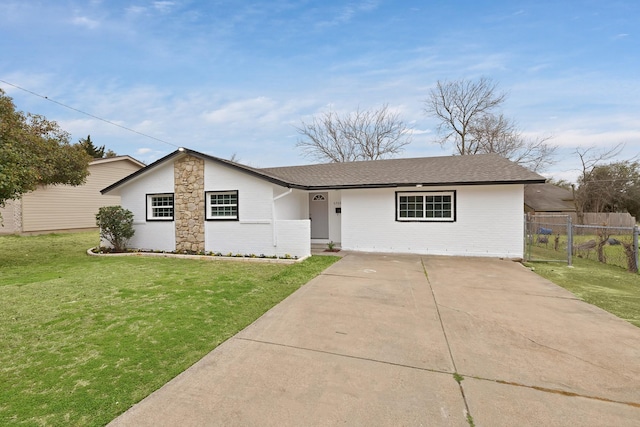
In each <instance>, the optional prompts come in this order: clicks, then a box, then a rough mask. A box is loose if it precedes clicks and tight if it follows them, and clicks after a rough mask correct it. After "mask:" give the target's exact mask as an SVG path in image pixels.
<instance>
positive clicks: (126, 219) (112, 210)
mask: <svg viewBox="0 0 640 427" xmlns="http://www.w3.org/2000/svg"><path fill="white" fill-rule="evenodd" d="M96 225H97V226H98V227H100V237H101V238H103V239H105V240H106V241H107V242H109V243H110V244H111V245H112V246H113V250H114V252H124V251H125V250H126V249H127V243H128V242H129V239H131V238H132V237H133V234H134V233H135V230H134V229H133V213H131V211H129V210H127V209H124V208H122V207H121V206H104V207H101V208H100V210H98V213H97V214H96Z"/></svg>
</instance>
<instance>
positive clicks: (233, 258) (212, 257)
mask: <svg viewBox="0 0 640 427" xmlns="http://www.w3.org/2000/svg"><path fill="white" fill-rule="evenodd" d="M95 249H97V248H96V247H93V248H89V249H87V255H90V256H145V257H161V258H182V259H197V260H207V261H238V262H262V263H265V262H266V263H277V264H295V263H297V262H301V261H304V260H305V259H307V258H309V257H310V256H311V255H309V256H306V257H302V258H298V259H294V258H258V257H236V256H230V257H229V256H224V255H222V256H219V255H185V254H173V253H169V252H144V251H139V252H119V253H96V252H94V250H95Z"/></svg>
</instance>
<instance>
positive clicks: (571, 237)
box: [567, 215, 573, 267]
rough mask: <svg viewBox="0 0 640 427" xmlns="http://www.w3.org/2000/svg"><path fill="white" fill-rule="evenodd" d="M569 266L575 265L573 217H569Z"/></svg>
mask: <svg viewBox="0 0 640 427" xmlns="http://www.w3.org/2000/svg"><path fill="white" fill-rule="evenodd" d="M567 265H568V266H569V267H571V266H572V265H573V224H572V223H571V215H567Z"/></svg>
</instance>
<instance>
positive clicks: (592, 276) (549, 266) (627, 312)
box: [527, 257, 640, 327]
mask: <svg viewBox="0 0 640 427" xmlns="http://www.w3.org/2000/svg"><path fill="white" fill-rule="evenodd" d="M527 266H529V267H532V268H533V269H534V271H535V272H536V273H538V274H539V275H541V276H542V277H544V278H545V279H548V280H550V281H552V282H553V283H555V284H556V285H559V286H562V287H563V288H565V289H567V290H568V291H570V292H572V293H573V294H574V295H576V296H577V297H578V298H580V299H582V300H583V301H586V302H588V303H589V304H593V305H595V306H597V307H600V308H602V309H603V310H606V311H608V312H609V313H612V314H614V315H616V316H618V317H620V318H621V319H624V320H626V321H628V322H630V323H632V324H633V325H635V326H637V327H640V274H635V273H629V272H627V271H626V270H625V269H623V268H621V267H618V266H615V265H607V264H602V263H599V262H598V261H594V260H589V259H583V258H578V257H574V258H573V267H572V268H570V267H567V265H566V264H563V263H550V262H531V263H527Z"/></svg>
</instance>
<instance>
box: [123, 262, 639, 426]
mask: <svg viewBox="0 0 640 427" xmlns="http://www.w3.org/2000/svg"><path fill="white" fill-rule="evenodd" d="M425 271H426V274H425ZM454 373H457V374H458V375H459V376H458V375H455V376H454ZM456 378H458V379H460V378H462V379H461V381H460V384H459V383H458V382H457V381H456ZM468 417H471V418H472V419H473V423H474V425H475V426H516V425H517V426H577V425H579V426H617V427H621V426H638V425H639V423H640V329H639V328H636V327H634V326H632V325H631V324H629V323H627V322H625V321H623V320H620V319H618V318H616V317H615V316H613V315H611V314H609V313H607V312H604V311H602V310H600V309H598V308H596V307H594V306H591V305H589V304H586V303H584V302H581V301H579V300H578V299H576V298H575V297H574V296H573V295H572V294H571V293H569V292H567V291H565V290H563V289H562V288H559V287H557V286H555V285H554V284H552V283H550V282H548V281H546V280H544V279H542V278H540V277H538V276H537V275H535V274H534V273H532V272H530V271H528V270H527V269H525V268H524V267H522V266H521V265H519V264H517V263H514V262H511V261H501V260H496V259H479V258H454V257H421V256H417V255H415V256H412V255H401V256H400V255H373V254H347V255H346V256H345V257H344V258H343V259H342V260H341V261H339V262H338V263H336V264H334V265H333V266H331V267H330V268H328V269H327V270H325V271H324V273H323V274H321V275H320V276H318V277H316V278H315V279H314V280H312V281H311V282H309V283H308V284H306V285H305V286H303V287H302V288H301V289H300V290H298V291H297V292H295V293H294V294H293V295H291V296H290V297H289V298H287V299H286V300H285V301H283V302H282V303H280V304H279V305H278V306H276V307H274V308H273V309H272V310H271V311H269V312H268V313H266V314H265V315H264V316H262V317H261V318H260V319H259V320H257V321H256V322H255V323H253V324H252V325H251V326H249V327H248V328H246V329H245V330H243V331H242V332H240V333H239V334H238V335H236V336H235V337H233V338H231V339H230V340H228V341H227V342H225V343H223V344H222V345H220V346H219V347H218V348H217V349H215V350H214V351H213V352H211V353H210V354H208V355H207V356H206V357H204V358H203V359H202V360H200V361H199V362H198V363H196V364H195V365H193V366H192V367H191V368H189V369H188V370H187V371H185V372H183V373H182V374H181V375H179V376H178V377H176V378H175V379H174V380H172V381H171V382H169V383H168V384H166V385H165V386H164V387H162V388H161V389H160V390H158V391H156V392H155V393H153V394H152V395H150V396H149V397H147V398H146V399H145V400H143V401H142V402H140V403H139V404H137V405H135V406H134V407H133V408H131V409H130V410H129V411H127V412H126V413H124V414H123V415H122V416H120V417H119V418H117V419H116V420H114V421H113V422H112V424H111V425H113V426H163V425H164V426H175V425H181V426H211V425H225V426H228V425H238V426H251V425H273V426H276V425H278V426H281V425H336V424H342V425H349V426H352V425H356V426H358V425H361V426H365V425H366V426H371V425H376V426H385V425H388V426H400V425H405V426H414V425H415V426H421V425H422V426H469V425H470V424H469V421H468Z"/></svg>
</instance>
